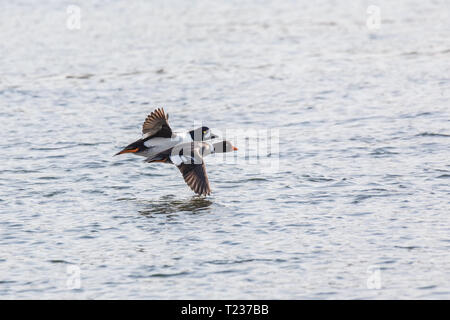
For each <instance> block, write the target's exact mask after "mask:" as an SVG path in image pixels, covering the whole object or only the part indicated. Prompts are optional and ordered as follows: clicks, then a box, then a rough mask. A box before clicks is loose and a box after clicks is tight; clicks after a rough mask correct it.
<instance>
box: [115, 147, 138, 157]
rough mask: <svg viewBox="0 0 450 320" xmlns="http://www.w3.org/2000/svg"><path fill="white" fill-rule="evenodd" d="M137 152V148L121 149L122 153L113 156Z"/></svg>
mask: <svg viewBox="0 0 450 320" xmlns="http://www.w3.org/2000/svg"><path fill="white" fill-rule="evenodd" d="M138 151H139V148H134V149H126V148H125V149H123V150H122V151H119V152H117V153H116V154H115V155H114V156H118V155H119V154H124V153H136V152H138Z"/></svg>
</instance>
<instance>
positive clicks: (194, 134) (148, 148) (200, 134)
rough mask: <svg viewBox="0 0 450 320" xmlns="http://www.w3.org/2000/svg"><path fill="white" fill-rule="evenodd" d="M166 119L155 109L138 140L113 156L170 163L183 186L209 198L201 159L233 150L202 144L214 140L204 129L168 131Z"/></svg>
mask: <svg viewBox="0 0 450 320" xmlns="http://www.w3.org/2000/svg"><path fill="white" fill-rule="evenodd" d="M168 119H169V116H168V115H166V114H165V113H164V110H163V109H156V110H155V111H153V112H152V113H151V114H150V115H148V117H147V119H145V122H144V125H143V127H142V134H143V136H142V138H141V139H139V140H137V141H135V142H133V143H131V144H129V145H128V146H126V147H125V148H124V149H123V150H121V151H120V152H118V153H117V154H115V155H119V154H124V153H133V154H136V155H139V156H144V157H146V160H145V162H148V163H152V162H162V163H169V164H174V165H176V166H177V168H178V169H179V170H180V172H181V174H182V175H183V178H184V181H185V182H186V183H187V185H188V186H189V187H190V188H191V189H192V190H193V191H194V192H195V193H197V194H199V195H209V194H210V193H211V188H210V185H209V180H208V175H207V174H206V168H205V163H204V161H203V157H204V156H207V155H209V154H212V153H225V152H231V151H236V150H237V148H236V147H234V146H233V145H232V144H231V143H230V142H229V141H220V142H216V143H214V144H212V143H210V142H207V141H204V140H211V139H214V138H217V136H216V135H214V134H213V133H212V132H211V131H210V130H209V128H208V127H200V128H197V129H195V130H192V131H189V132H186V133H176V132H172V129H171V128H170V126H169V123H168Z"/></svg>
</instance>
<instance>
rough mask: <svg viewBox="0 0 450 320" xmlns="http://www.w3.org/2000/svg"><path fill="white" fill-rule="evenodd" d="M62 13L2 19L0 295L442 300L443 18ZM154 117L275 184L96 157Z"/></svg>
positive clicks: (289, 12)
mask: <svg viewBox="0 0 450 320" xmlns="http://www.w3.org/2000/svg"><path fill="white" fill-rule="evenodd" d="M74 4H75V3H74ZM76 4H77V5H78V6H79V8H80V10H81V11H80V13H81V16H80V18H81V19H80V28H79V29H78V28H73V25H70V26H68V22H67V21H68V19H69V18H70V17H71V13H70V12H71V11H70V12H69V13H68V12H67V11H66V10H67V5H68V4H67V3H65V2H61V1H56V0H55V1H39V2H35V1H15V3H9V2H5V1H4V2H2V4H1V10H0V59H1V60H0V61H1V71H0V108H1V114H0V128H1V129H0V130H1V131H0V133H1V140H0V149H1V152H0V166H1V167H0V169H1V170H0V297H1V298H7V299H12V298H31V299H46V298H50V299H55V298H63V299H67V298H74V299H118V298H127V299H137V298H143V299H170V298H172V299H179V298H192V299H197V298H202V299H212V298H214V299H222V298H224V299H225V298H236V299H259V298H266V299H299V298H307V299H380V298H392V299H406V298H413V299H417V298H424V299H449V298H450V228H449V213H450V210H449V209H450V202H449V199H450V197H449V195H450V186H449V182H450V161H449V159H450V122H449V120H450V103H449V98H450V35H449V34H450V33H449V31H450V2H449V1H447V0H442V1H418V0H417V1H413V0H411V1H408V0H403V1H385V0H380V1H376V3H372V2H370V1H351V3H350V1H345V2H344V1H333V0H320V1H283V2H281V1H280V2H275V1H256V0H254V1H243V2H242V1H152V2H150V1H112V0H111V1H107V0H105V1H85V2H84V1H76ZM372 4H374V5H376V6H378V7H379V9H380V17H381V20H380V22H381V24H380V25H379V27H380V28H379V29H377V28H371V27H369V26H368V25H367V24H366V20H367V19H368V17H369V15H370V14H368V13H367V8H368V6H369V5H372ZM157 106H158V107H164V108H165V110H166V111H167V112H168V113H169V114H170V123H171V125H172V127H173V128H174V129H176V130H177V129H178V130H185V129H190V128H191V127H192V126H193V121H199V120H201V121H203V123H204V124H205V125H207V126H209V127H211V128H212V129H213V131H214V129H216V130H218V131H221V132H224V131H226V130H229V131H227V137H228V132H230V133H231V135H232V134H233V132H238V130H245V131H248V132H251V130H265V129H274V130H279V131H278V132H279V145H278V147H279V148H278V151H277V152H273V153H272V154H270V158H268V159H269V163H271V162H270V161H275V162H274V163H277V167H276V168H275V170H269V171H265V170H262V169H264V168H266V166H267V162H265V163H263V164H260V165H258V164H254V163H251V161H249V158H251V157H249V156H248V154H247V151H246V150H247V147H246V146H245V145H242V143H241V145H237V147H239V151H238V152H237V153H235V154H236V155H235V156H234V157H235V158H233V159H234V160H233V161H222V159H221V158H217V157H214V156H212V157H210V158H209V159H206V163H207V171H208V174H209V179H210V183H211V188H212V190H213V193H212V195H211V196H209V197H206V198H204V197H197V196H195V195H194V194H193V193H192V191H191V190H190V189H189V188H188V187H187V186H186V185H185V183H184V181H183V179H182V178H181V175H180V173H179V172H178V170H177V169H176V168H175V167H172V166H168V165H164V164H146V163H144V162H143V161H142V159H141V158H138V157H135V156H132V155H123V156H120V157H113V156H112V155H113V154H114V153H116V152H117V151H119V150H120V148H122V147H124V146H125V145H126V144H128V143H130V142H132V141H134V140H135V139H137V138H139V136H140V130H141V125H142V122H143V120H144V118H145V117H146V116H147V114H148V113H150V112H151V111H152V110H153V109H154V108H155V107H157ZM241 132H242V131H241ZM244 135H245V134H244ZM232 138H233V137H232ZM235 138H236V137H235ZM240 138H245V136H244V137H243V136H242V134H240V136H238V137H237V138H236V139H238V140H239V139H240ZM241 140H242V139H241ZM233 141H234V140H233ZM270 159H272V160H270ZM266 160H267V159H266Z"/></svg>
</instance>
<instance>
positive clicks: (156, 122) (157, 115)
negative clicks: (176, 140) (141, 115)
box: [142, 108, 172, 139]
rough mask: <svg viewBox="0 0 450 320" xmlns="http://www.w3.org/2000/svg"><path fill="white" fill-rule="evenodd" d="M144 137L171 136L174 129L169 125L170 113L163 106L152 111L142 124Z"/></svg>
mask: <svg viewBox="0 0 450 320" xmlns="http://www.w3.org/2000/svg"><path fill="white" fill-rule="evenodd" d="M142 134H143V136H144V137H143V138H144V139H145V138H151V137H162V138H171V137H172V129H171V128H170V126H169V115H166V114H165V112H164V109H163V108H160V109H156V110H155V111H153V112H152V113H150V114H149V115H148V116H147V118H146V119H145V121H144V124H143V125H142Z"/></svg>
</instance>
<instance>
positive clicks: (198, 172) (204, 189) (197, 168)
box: [177, 162, 211, 195]
mask: <svg viewBox="0 0 450 320" xmlns="http://www.w3.org/2000/svg"><path fill="white" fill-rule="evenodd" d="M177 167H178V169H180V172H181V174H182V175H183V178H184V181H185V182H186V183H187V185H188V186H189V187H190V188H191V189H192V191H194V192H195V193H197V194H199V195H209V194H211V188H210V186H209V180H208V175H207V174H206V168H205V163H204V162H202V163H201V164H194V163H192V164H191V163H189V164H186V163H182V164H180V165H178V166H177Z"/></svg>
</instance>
